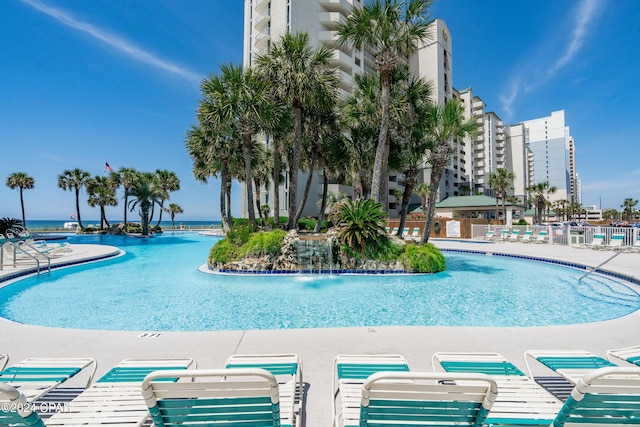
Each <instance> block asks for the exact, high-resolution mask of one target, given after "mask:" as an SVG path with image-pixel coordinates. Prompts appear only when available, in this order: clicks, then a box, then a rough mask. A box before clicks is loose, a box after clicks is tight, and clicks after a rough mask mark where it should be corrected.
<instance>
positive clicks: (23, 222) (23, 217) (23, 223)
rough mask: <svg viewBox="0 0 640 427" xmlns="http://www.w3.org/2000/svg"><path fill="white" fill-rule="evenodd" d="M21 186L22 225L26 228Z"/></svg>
mask: <svg viewBox="0 0 640 427" xmlns="http://www.w3.org/2000/svg"><path fill="white" fill-rule="evenodd" d="M19 188H20V207H21V208H22V226H23V227H24V228H25V229H26V228H27V221H26V219H25V216H24V199H23V198H22V187H19Z"/></svg>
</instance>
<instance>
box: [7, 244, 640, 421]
mask: <svg viewBox="0 0 640 427" xmlns="http://www.w3.org/2000/svg"><path fill="white" fill-rule="evenodd" d="M433 243H435V244H436V245H437V246H438V247H440V248H442V249H457V250H471V251H485V252H491V253H508V254H515V255H522V256H531V257H537V258H547V259H552V260H559V261H564V262H568V263H575V264H581V265H587V266H590V267H595V266H597V265H599V264H600V263H602V262H603V261H605V260H606V259H607V258H609V257H611V256H612V255H613V252H611V251H598V250H591V249H578V248H572V247H567V246H558V245H549V244H523V243H515V242H514V243H512V242H507V243H482V244H481V243H477V242H475V243H474V242H461V241H443V240H435V241H433ZM74 246H82V248H75V247H74V252H75V251H76V250H77V252H75V253H74V252H72V253H70V254H68V255H65V256H64V257H61V258H59V259H57V260H56V262H65V261H69V260H70V259H71V258H67V257H74V260H80V259H82V258H83V257H84V258H87V257H90V256H93V255H95V254H96V253H98V252H99V251H106V250H107V249H105V247H100V246H99V245H86V246H87V247H86V248H85V247H84V246H85V245H74ZM88 246H92V247H88ZM94 246H97V247H94ZM195 264H198V262H196V263H195ZM194 268H197V265H194ZM603 268H604V269H606V270H608V271H612V272H616V273H619V274H622V275H625V276H628V277H631V278H633V279H635V280H639V281H640V254H635V253H623V254H621V255H619V256H617V257H616V258H614V259H613V260H611V261H610V262H609V263H608V264H606V265H605V266H604V267H603ZM14 273H15V272H14ZM7 274H9V271H8V270H7V269H6V266H5V270H3V271H0V278H2V277H4V276H6V275H7ZM541 280H544V278H541ZM3 284H4V283H0V286H2V285H3ZM632 287H633V288H634V289H635V290H636V291H637V292H640V286H638V285H632ZM43 304H46V301H43ZM37 309H38V308H37V307H34V310H37ZM153 332H155V331H137V332H125V331H99V330H74V329H60V328H50V327H41V326H32V325H24V324H18V323H14V322H11V321H9V320H6V319H2V318H0V353H8V354H9V356H10V360H9V364H12V363H15V362H18V361H20V360H22V359H24V358H27V357H93V358H95V359H96V360H97V362H98V372H97V376H98V377H99V376H100V375H102V374H104V373H105V372H106V371H108V370H109V369H110V368H111V367H112V366H114V365H115V364H117V363H118V362H120V361H121V360H122V359H126V358H141V357H145V358H165V357H191V358H194V359H195V360H196V361H197V362H198V366H199V367H201V368H220V367H222V366H224V362H225V360H226V359H227V358H228V357H229V356H230V355H232V354H234V353H245V354H246V353H297V354H299V355H300V357H301V359H302V362H303V365H304V366H303V379H304V381H305V383H306V384H307V390H306V393H307V394H306V404H305V416H304V425H306V426H308V427H320V426H323V427H328V426H330V425H331V423H332V413H331V401H332V396H333V390H331V376H332V363H333V358H334V357H335V356H336V355H337V354H359V353H397V354H402V355H404V356H405V357H406V358H407V359H408V361H409V365H410V367H411V369H412V370H414V371H422V370H426V371H431V370H432V364H431V356H432V355H433V353H435V352H438V351H490V352H498V353H501V354H503V355H504V356H505V357H507V358H508V359H509V360H511V361H512V362H513V363H514V364H516V365H517V366H518V367H519V368H521V369H525V365H524V360H523V357H522V356H523V353H524V352H525V351H526V350H530V349H582V350H588V351H591V352H593V353H596V354H599V355H601V356H604V355H605V352H606V350H608V349H612V348H619V347H627V346H632V345H638V344H640V311H636V312H634V313H632V314H630V315H628V316H625V317H621V318H618V319H614V320H609V321H605V322H596V323H585V324H580V325H568V326H545V327H520V328H509V327H490V328H487V327H446V326H411V327H386V326H385V327H377V326H372V327H369V328H365V327H355V328H327V329H290V330H247V331H220V332H161V333H159V334H153ZM550 372H551V371H545V370H544V369H541V370H540V371H539V372H534V374H544V375H548V374H549V373H550ZM83 378H84V379H86V377H83ZM80 380H81V379H80V378H79V379H78V381H80Z"/></svg>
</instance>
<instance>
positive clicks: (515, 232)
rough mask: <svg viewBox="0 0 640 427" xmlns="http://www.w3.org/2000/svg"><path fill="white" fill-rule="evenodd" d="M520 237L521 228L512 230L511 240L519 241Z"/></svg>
mask: <svg viewBox="0 0 640 427" xmlns="http://www.w3.org/2000/svg"><path fill="white" fill-rule="evenodd" d="M519 238H520V230H512V231H511V234H509V241H510V242H517V241H518V239H519Z"/></svg>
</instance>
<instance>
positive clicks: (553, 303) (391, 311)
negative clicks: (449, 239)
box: [0, 234, 640, 331]
mask: <svg viewBox="0 0 640 427" xmlns="http://www.w3.org/2000/svg"><path fill="white" fill-rule="evenodd" d="M216 241H217V238H214V237H208V236H198V235H196V234H175V235H171V234H165V235H163V236H159V237H156V238H153V239H134V238H130V237H125V236H90V237H87V236H77V237H76V236H73V237H71V238H70V242H71V243H104V244H109V245H113V246H118V247H120V248H122V249H123V250H125V251H126V252H127V253H126V255H124V256H122V257H119V258H116V259H111V260H107V261H102V262H98V263H93V264H88V265H82V266H76V267H71V268H67V269H62V270H54V271H52V273H51V275H43V276H40V277H33V278H28V279H24V280H21V281H18V282H15V283H13V284H11V285H8V286H5V287H4V288H0V316H2V317H5V318H7V319H10V320H13V321H16V322H20V323H27V324H34V325H43V326H55V327H64V328H81V329H107V330H135V331H207V330H211V331H218V330H245V329H283V328H323V327H349V326H388V325H405V326H411V325H425V326H432V325H448V326H543V325H561V324H576V323H585V322H595V321H602V320H608V319H613V318H617V317H620V316H624V315H627V314H630V313H632V312H634V311H635V310H637V309H638V308H640V296H639V295H638V293H636V292H635V291H634V290H633V289H632V287H631V286H627V285H625V284H623V283H620V282H618V281H615V280H612V279H609V278H606V277H602V276H596V275H591V276H589V277H588V278H587V279H586V280H584V281H583V282H581V283H579V282H578V278H579V277H580V276H581V275H582V274H584V272H583V271H579V270H575V269H571V268H566V267H561V266H556V265H549V264H545V263H541V262H534V261H527V260H520V259H513V258H504V257H492V256H485V255H473V254H462V253H449V252H445V257H446V260H447V266H448V269H447V271H445V272H443V273H439V274H432V275H396V276H359V275H358V276H344V275H343V276H329V275H326V276H312V275H294V276H271V277H270V276H260V277H256V276H233V275H212V274H205V273H202V272H200V271H198V267H199V266H200V265H202V264H204V263H205V262H206V258H207V255H208V252H209V249H210V248H211V246H213V244H214V243H215V242H216Z"/></svg>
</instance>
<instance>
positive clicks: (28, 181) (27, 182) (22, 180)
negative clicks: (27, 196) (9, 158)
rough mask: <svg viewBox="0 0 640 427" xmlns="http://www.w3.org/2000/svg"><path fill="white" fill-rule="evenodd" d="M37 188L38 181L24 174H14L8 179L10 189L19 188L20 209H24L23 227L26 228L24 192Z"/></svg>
mask: <svg viewBox="0 0 640 427" xmlns="http://www.w3.org/2000/svg"><path fill="white" fill-rule="evenodd" d="M35 186H36V181H35V179H33V178H32V177H30V176H29V175H27V174H26V173H24V172H14V173H12V174H11V175H9V176H8V177H7V187H9V188H10V189H12V190H13V189H14V188H17V189H18V191H19V193H20V207H21V209H22V225H23V226H24V227H25V228H26V227H27V221H26V220H25V216H24V199H23V198H22V191H23V190H31V189H32V188H34V187H35Z"/></svg>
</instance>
